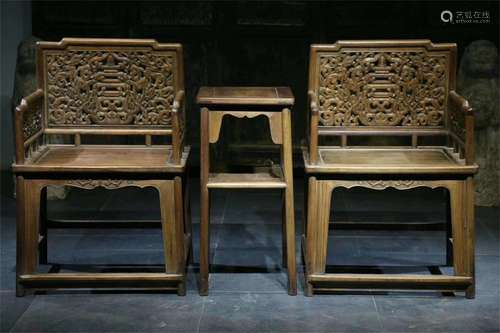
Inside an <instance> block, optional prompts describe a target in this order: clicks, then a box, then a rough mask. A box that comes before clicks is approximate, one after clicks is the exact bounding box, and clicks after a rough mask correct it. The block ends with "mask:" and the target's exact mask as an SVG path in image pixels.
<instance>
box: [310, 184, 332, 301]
mask: <svg viewBox="0 0 500 333" xmlns="http://www.w3.org/2000/svg"><path fill="white" fill-rule="evenodd" d="M331 197H332V186H331V184H330V182H328V181H317V180H316V179H315V178H314V177H311V178H310V179H309V209H308V221H307V238H306V249H307V258H306V266H307V272H308V274H323V273H325V270H326V256H327V246H328V223H329V222H330V207H331ZM312 293H313V288H312V285H311V283H310V282H309V281H307V286H306V296H312Z"/></svg>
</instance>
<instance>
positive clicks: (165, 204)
mask: <svg viewBox="0 0 500 333" xmlns="http://www.w3.org/2000/svg"><path fill="white" fill-rule="evenodd" d="M179 188H180V189H182V184H181V183H180V178H179V177H176V178H175V180H173V181H172V180H165V181H161V182H160V184H159V185H158V191H159V193H160V210H161V225H162V235H163V255H164V258H165V272H166V273H174V274H176V273H177V274H178V273H180V274H183V273H184V269H185V263H184V231H183V230H184V226H183V218H182V215H183V209H182V206H183V203H182V193H181V194H180V195H179ZM178 294H179V295H184V294H185V286H184V283H181V284H180V285H179V288H178Z"/></svg>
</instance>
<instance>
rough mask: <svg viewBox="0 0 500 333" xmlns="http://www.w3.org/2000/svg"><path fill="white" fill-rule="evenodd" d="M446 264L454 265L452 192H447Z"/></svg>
mask: <svg viewBox="0 0 500 333" xmlns="http://www.w3.org/2000/svg"><path fill="white" fill-rule="evenodd" d="M445 196H446V265H447V266H453V243H452V242H451V239H453V235H452V233H451V202H450V200H451V199H450V193H449V192H447V193H446V195H445Z"/></svg>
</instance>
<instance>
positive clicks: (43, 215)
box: [38, 187, 48, 265]
mask: <svg viewBox="0 0 500 333" xmlns="http://www.w3.org/2000/svg"><path fill="white" fill-rule="evenodd" d="M47 234H48V232H47V187H44V188H43V189H42V190H41V195H40V236H41V241H40V244H39V251H40V254H39V256H38V263H39V264H40V265H46V264H47V262H48V260H47V257H48V253H47V251H48V235H47Z"/></svg>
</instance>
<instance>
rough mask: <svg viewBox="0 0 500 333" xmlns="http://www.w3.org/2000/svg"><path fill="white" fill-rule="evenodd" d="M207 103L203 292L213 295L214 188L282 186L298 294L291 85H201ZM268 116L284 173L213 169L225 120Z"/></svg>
mask: <svg viewBox="0 0 500 333" xmlns="http://www.w3.org/2000/svg"><path fill="white" fill-rule="evenodd" d="M196 101H197V103H198V104H199V105H200V107H201V122H200V126H201V142H200V169H201V175H200V183H201V198H200V201H201V217H200V218H201V221H200V224H201V225H200V295H203V296H206V295H208V276H209V265H210V263H209V253H210V242H209V235H210V232H209V226H210V190H211V189H243V188H254V189H282V190H283V191H284V202H283V209H284V214H283V217H284V221H283V252H284V253H286V267H287V271H288V294H289V295H296V294H297V276H296V275H297V273H296V262H295V218H294V207H293V175H292V170H293V167H292V136H291V120H290V108H291V107H292V106H293V104H294V97H293V94H292V91H291V90H290V88H288V87H201V88H200V90H199V92H198V95H197V97H196ZM226 115H230V116H233V117H237V118H254V117H257V116H260V115H263V116H266V117H267V119H268V121H269V128H270V132H271V133H270V134H271V139H272V141H273V143H274V144H277V145H280V146H281V163H280V169H279V170H278V172H269V173H245V174H241V173H211V172H210V144H214V143H216V142H217V141H218V139H219V134H220V129H221V125H222V119H223V118H224V116H226Z"/></svg>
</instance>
